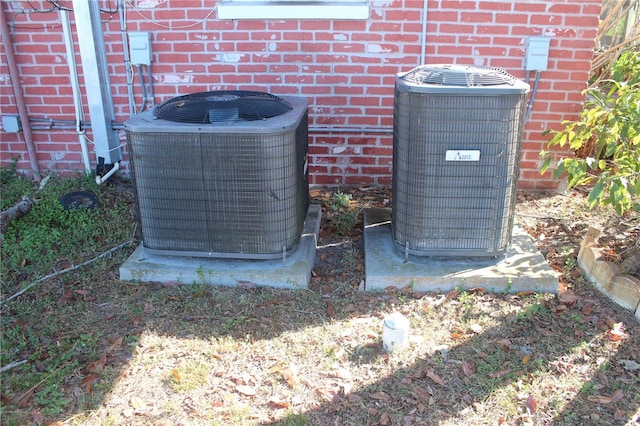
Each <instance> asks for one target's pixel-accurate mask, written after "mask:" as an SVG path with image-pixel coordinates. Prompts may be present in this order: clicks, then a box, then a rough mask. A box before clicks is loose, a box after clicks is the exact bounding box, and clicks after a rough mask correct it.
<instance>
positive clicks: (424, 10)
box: [418, 0, 429, 65]
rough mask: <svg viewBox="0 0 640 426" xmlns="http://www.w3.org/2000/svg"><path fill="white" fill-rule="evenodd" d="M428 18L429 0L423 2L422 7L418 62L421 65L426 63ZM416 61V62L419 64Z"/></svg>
mask: <svg viewBox="0 0 640 426" xmlns="http://www.w3.org/2000/svg"><path fill="white" fill-rule="evenodd" d="M428 17H429V0H424V6H423V7H422V50H421V52H420V60H422V61H423V62H422V64H421V63H418V65H423V64H426V63H427V18H428ZM420 60H418V62H420Z"/></svg>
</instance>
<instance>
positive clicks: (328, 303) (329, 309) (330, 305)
mask: <svg viewBox="0 0 640 426" xmlns="http://www.w3.org/2000/svg"><path fill="white" fill-rule="evenodd" d="M325 305H326V307H327V315H328V316H329V318H332V317H333V316H334V315H335V313H336V310H335V308H334V307H333V302H331V301H330V300H327V301H325Z"/></svg>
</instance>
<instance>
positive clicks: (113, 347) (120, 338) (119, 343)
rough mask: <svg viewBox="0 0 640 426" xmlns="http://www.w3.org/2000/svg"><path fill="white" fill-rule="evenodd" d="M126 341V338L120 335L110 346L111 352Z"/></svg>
mask: <svg viewBox="0 0 640 426" xmlns="http://www.w3.org/2000/svg"><path fill="white" fill-rule="evenodd" d="M123 341H124V339H123V338H122V337H118V338H117V339H116V340H115V341H114V342H113V343H112V344H111V346H109V352H113V351H116V350H118V349H120V346H122V342H123Z"/></svg>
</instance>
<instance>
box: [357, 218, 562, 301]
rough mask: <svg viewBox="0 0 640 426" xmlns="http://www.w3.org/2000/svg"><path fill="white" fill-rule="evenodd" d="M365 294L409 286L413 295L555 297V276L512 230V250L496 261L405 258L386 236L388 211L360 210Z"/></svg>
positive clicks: (526, 240) (528, 242)
mask: <svg viewBox="0 0 640 426" xmlns="http://www.w3.org/2000/svg"><path fill="white" fill-rule="evenodd" d="M364 227H365V229H364V252H365V289H366V290H376V289H385V288H387V287H389V286H393V287H397V288H403V287H405V286H409V285H410V286H412V287H413V289H414V290H415V291H425V292H427V291H434V292H447V291H450V290H453V289H455V288H459V289H461V290H468V289H471V288H476V287H481V288H484V289H485V290H487V291H490V292H498V293H501V292H512V293H513V292H520V291H534V292H539V293H557V292H558V274H557V273H556V272H555V271H554V270H553V269H552V268H551V267H550V266H549V264H548V263H547V261H546V260H545V258H544V257H543V256H542V255H541V254H540V253H539V252H538V250H537V249H536V247H535V246H534V245H533V241H532V240H531V238H530V237H529V235H528V234H527V233H526V232H525V231H524V230H523V229H522V228H520V227H517V226H516V227H515V228H514V231H513V237H512V245H511V248H510V249H509V252H508V253H507V255H506V256H501V257H500V258H496V259H492V258H435V257H423V256H411V255H410V256H409V258H408V261H407V262H405V255H404V253H403V251H402V249H401V248H400V247H399V246H398V245H397V244H395V243H394V241H393V237H392V233H391V209H378V208H371V209H365V210H364Z"/></svg>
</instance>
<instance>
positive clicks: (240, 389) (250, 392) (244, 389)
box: [236, 385, 258, 396]
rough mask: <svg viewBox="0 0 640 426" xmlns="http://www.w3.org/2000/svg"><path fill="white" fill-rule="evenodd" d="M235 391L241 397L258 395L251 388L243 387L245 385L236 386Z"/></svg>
mask: <svg viewBox="0 0 640 426" xmlns="http://www.w3.org/2000/svg"><path fill="white" fill-rule="evenodd" d="M236 391H238V392H239V393H241V394H243V395H246V396H254V395H256V394H257V393H258V392H256V390H255V389H254V388H252V387H251V386H245V385H238V386H236Z"/></svg>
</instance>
